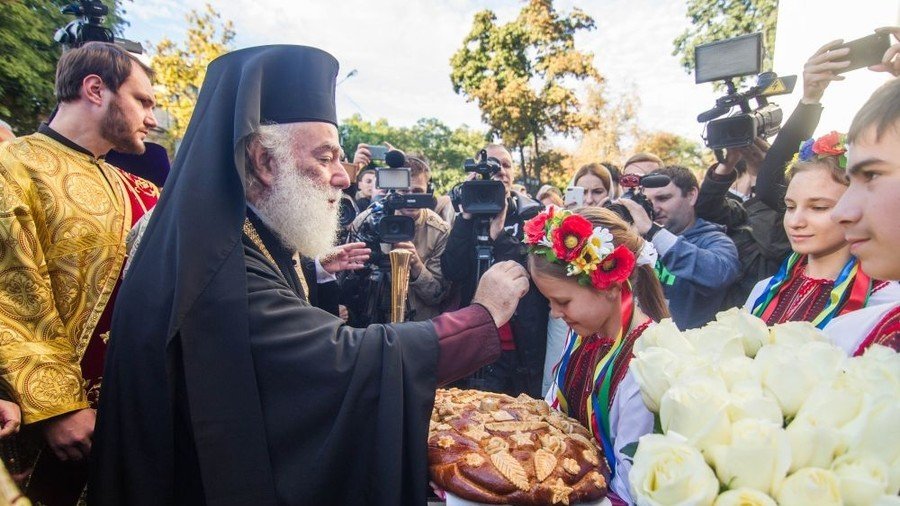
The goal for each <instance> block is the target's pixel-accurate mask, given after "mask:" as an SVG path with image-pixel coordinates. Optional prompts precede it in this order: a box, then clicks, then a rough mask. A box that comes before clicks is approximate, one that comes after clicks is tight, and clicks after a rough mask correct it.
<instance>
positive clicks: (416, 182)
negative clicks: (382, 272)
mask: <svg viewBox="0 0 900 506" xmlns="http://www.w3.org/2000/svg"><path fill="white" fill-rule="evenodd" d="M406 161H407V164H408V165H409V169H410V175H409V179H410V187H409V189H408V190H398V192H397V193H400V194H407V193H427V191H428V182H429V180H430V179H431V169H430V168H429V167H428V164H427V163H426V162H425V159H424V157H422V156H420V155H416V156H413V155H407V157H406ZM373 185H374V183H373ZM371 214H372V210H371V209H368V210H366V211H363V212H362V213H360V215H359V216H358V217H357V218H356V220H354V222H353V231H354V233H355V232H356V231H357V230H358V229H359V227H360V226H361V225H362V224H363V222H365V221H366V219H368V218H369V216H370V215H371ZM397 214H398V215H401V216H408V217H410V218H412V219H413V220H415V223H416V232H415V237H413V239H412V240H411V241H405V242H399V243H397V244H394V245H393V249H403V250H407V251H409V252H410V253H412V256H411V257H410V263H409V308H410V309H411V310H412V311H413V316H412V318H411V321H425V320H429V319H431V318H434V317H435V316H437V315H439V314H440V313H441V309H442V307H441V303H442V302H444V300H445V299H446V298H447V294H448V293H449V288H450V286H449V285H450V283H449V282H448V281H446V280H444V276H443V274H442V273H441V255H443V253H444V248H446V246H447V238H448V236H449V234H450V226H449V225H448V224H447V223H446V222H445V221H444V220H443V219H442V218H441V217H440V216H439V215H438V214H437V213H435V212H434V211H432V210H431V209H399V210H397Z"/></svg>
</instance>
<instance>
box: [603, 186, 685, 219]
mask: <svg viewBox="0 0 900 506" xmlns="http://www.w3.org/2000/svg"><path fill="white" fill-rule="evenodd" d="M671 182H672V179H671V178H669V176H667V175H665V174H650V175H647V176H639V175H637V174H625V175H622V176H621V177H619V185H620V186H622V188H627V190H625V192H624V193H623V194H622V196H621V197H620V198H622V199H629V200H633V201H635V202H637V203H638V204H640V206H641V207H643V208H644V211H646V212H647V216H649V217H650V219H651V220H654V219H656V213H654V212H653V203H652V202H650V199H648V198H647V196H646V195H644V188H662V187H664V186H668V184H669V183H671ZM603 207H605V208H607V209H609V210H610V211H613V212H614V213H616V214H618V215H619V216H620V217H621V218H622V219H623V220H625V221H627V222H628V223H634V218H633V217H632V216H631V213H630V212H629V211H628V208H627V207H625V206H624V205H622V204H620V203H618V202H609V201H607V202H606V203H605V204H603Z"/></svg>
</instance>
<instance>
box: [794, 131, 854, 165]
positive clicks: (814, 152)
mask: <svg viewBox="0 0 900 506" xmlns="http://www.w3.org/2000/svg"><path fill="white" fill-rule="evenodd" d="M829 156H835V157H837V159H838V167H840V168H842V169H846V168H847V136H846V135H845V134H842V133H839V132H835V131H832V132H830V133H827V134H825V135H823V136H822V137H819V138H818V139H807V140H805V141H803V142H801V143H800V151H799V152H798V153H796V154H794V158H793V159H791V163H789V164H788V168H790V167H793V166H794V164H796V163H797V162H814V161H817V160H822V159H823V158H827V157H829Z"/></svg>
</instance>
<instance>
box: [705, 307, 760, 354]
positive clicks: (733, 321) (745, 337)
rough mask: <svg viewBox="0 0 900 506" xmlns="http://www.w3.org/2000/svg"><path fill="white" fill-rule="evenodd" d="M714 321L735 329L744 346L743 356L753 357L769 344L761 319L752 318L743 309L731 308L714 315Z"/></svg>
mask: <svg viewBox="0 0 900 506" xmlns="http://www.w3.org/2000/svg"><path fill="white" fill-rule="evenodd" d="M716 321H718V322H719V323H721V324H722V325H725V326H726V327H731V328H733V329H735V330H736V331H737V332H738V333H739V334H740V336H741V342H742V343H743V344H744V354H745V355H747V356H748V357H755V356H756V352H757V351H759V349H760V348H761V347H762V346H763V345H764V344H766V343H768V342H769V327H767V326H766V322H764V321H762V319H760V318H757V317H756V316H753V315H752V314H750V312H748V311H747V310H746V309H744V308H731V309H729V310H728V311H723V312H721V313H719V314H717V315H716Z"/></svg>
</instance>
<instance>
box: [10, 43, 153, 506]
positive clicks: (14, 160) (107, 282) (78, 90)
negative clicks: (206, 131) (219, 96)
mask: <svg viewBox="0 0 900 506" xmlns="http://www.w3.org/2000/svg"><path fill="white" fill-rule="evenodd" d="M150 78H151V71H150V69H148V68H146V67H145V66H144V65H143V64H141V63H139V62H138V61H137V60H136V59H135V58H133V57H131V56H129V55H128V53H127V52H125V50H123V49H121V48H119V47H117V46H115V45H112V44H104V43H96V42H94V43H88V44H85V45H84V46H82V47H80V48H78V49H73V50H71V51H68V52H67V53H65V54H64V55H63V57H62V58H61V60H60V62H59V65H58V67H57V73H56V95H57V98H58V100H59V109H58V113H57V114H56V115H55V116H54V117H53V119H52V120H51V121H50V123H49V124H44V125H42V126H41V128H40V129H39V130H38V132H37V133H35V134H32V135H28V136H24V137H20V138H18V139H15V140H12V141H9V142H6V143H4V144H2V145H0V372H2V375H3V377H4V378H5V379H6V380H7V381H9V383H10V384H11V385H12V387H13V389H14V390H15V393H16V395H17V396H18V401H19V403H20V406H21V409H22V422H23V437H24V439H25V440H26V441H28V440H31V441H35V442H37V444H36V445H35V446H37V447H39V448H42V450H41V451H40V453H39V456H38V459H37V464H36V467H35V470H34V473H33V475H32V476H31V479H30V482H29V484H28V494H29V496H31V498H32V499H33V500H35V501H39V502H41V503H43V504H74V503H75V502H76V501H77V500H78V498H79V496H80V495H81V493H82V490H83V488H84V483H85V480H86V476H87V471H86V467H87V466H86V461H87V457H88V455H89V454H90V450H91V439H92V434H93V430H94V422H95V418H96V411H95V408H96V402H97V395H98V393H99V388H100V381H101V376H102V372H103V357H104V353H105V350H106V337H107V336H108V331H109V326H110V318H111V315H112V302H113V300H114V299H115V294H116V290H117V288H118V286H119V281H120V279H121V271H122V266H123V264H124V262H125V253H126V249H125V236H126V234H127V233H128V231H129V230H130V229H131V227H132V225H133V224H134V223H135V222H136V221H137V220H138V219H139V218H140V217H141V216H143V215H144V213H145V212H146V211H147V210H148V209H150V208H151V207H153V205H155V203H156V200H157V199H158V197H159V192H158V190H157V188H156V187H155V186H153V184H152V183H149V182H147V181H144V180H142V179H139V178H136V177H134V176H131V175H129V174H127V173H125V172H123V171H122V170H120V169H117V168H116V167H113V166H112V165H109V164H108V163H106V162H105V161H104V156H105V155H106V153H107V152H109V151H110V150H111V149H116V150H117V151H120V152H125V153H136V154H140V153H142V152H143V151H144V142H143V141H144V137H146V135H147V134H148V132H149V130H150V129H151V128H153V127H155V126H156V118H155V117H154V115H153V106H154V104H155V102H154V98H153V89H152V87H151V83H150ZM20 460H21V459H20Z"/></svg>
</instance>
